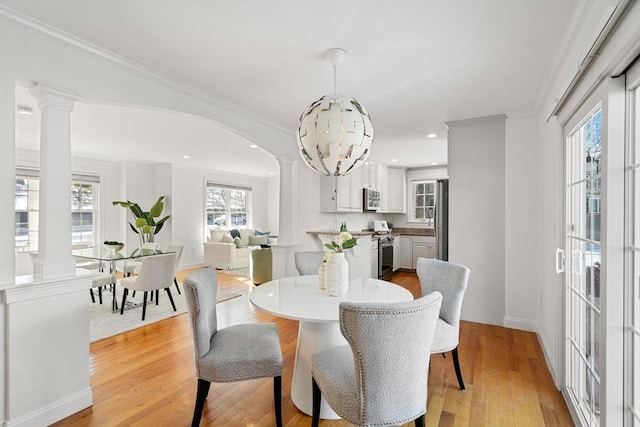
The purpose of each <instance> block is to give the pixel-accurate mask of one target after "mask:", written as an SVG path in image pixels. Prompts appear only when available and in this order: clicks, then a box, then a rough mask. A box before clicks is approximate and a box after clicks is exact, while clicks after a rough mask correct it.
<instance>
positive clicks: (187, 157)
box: [182, 155, 191, 159]
mask: <svg viewBox="0 0 640 427" xmlns="http://www.w3.org/2000/svg"><path fill="white" fill-rule="evenodd" d="M182 158H183V159H190V158H191V156H187V155H184V156H182Z"/></svg>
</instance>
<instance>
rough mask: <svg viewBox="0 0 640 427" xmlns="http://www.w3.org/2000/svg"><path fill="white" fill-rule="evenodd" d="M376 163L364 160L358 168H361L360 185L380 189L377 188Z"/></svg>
mask: <svg viewBox="0 0 640 427" xmlns="http://www.w3.org/2000/svg"><path fill="white" fill-rule="evenodd" d="M377 167H378V164H377V163H375V162H372V161H366V162H365V163H364V164H363V165H362V167H361V168H360V169H362V187H363V188H369V189H372V190H378V191H379V190H380V189H379V188H378V179H377V175H376V174H377V170H378V169H377Z"/></svg>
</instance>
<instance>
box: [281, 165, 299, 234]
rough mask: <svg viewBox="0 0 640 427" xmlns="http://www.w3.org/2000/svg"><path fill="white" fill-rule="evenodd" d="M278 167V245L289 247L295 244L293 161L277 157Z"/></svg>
mask: <svg viewBox="0 0 640 427" xmlns="http://www.w3.org/2000/svg"><path fill="white" fill-rule="evenodd" d="M277 160H278V164H279V165H280V223H279V226H278V228H279V230H278V244H279V245H290V244H292V243H294V242H295V237H294V231H293V230H295V226H294V225H295V224H294V223H295V221H294V219H295V212H294V210H293V196H294V194H295V189H294V185H293V184H294V182H293V160H291V158H290V157H289V156H287V155H282V156H278V157H277Z"/></svg>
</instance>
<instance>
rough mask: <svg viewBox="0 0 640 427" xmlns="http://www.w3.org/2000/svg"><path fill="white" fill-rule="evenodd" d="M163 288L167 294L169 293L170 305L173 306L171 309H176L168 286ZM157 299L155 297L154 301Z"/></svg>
mask: <svg viewBox="0 0 640 427" xmlns="http://www.w3.org/2000/svg"><path fill="white" fill-rule="evenodd" d="M164 290H165V291H167V295H169V301H171V307H173V311H178V310H177V309H176V304H175V303H174V302H173V296H171V290H170V289H169V288H165V289H164ZM156 292H158V291H156ZM157 300H158V297H156V301H157Z"/></svg>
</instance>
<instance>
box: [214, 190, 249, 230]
mask: <svg viewBox="0 0 640 427" xmlns="http://www.w3.org/2000/svg"><path fill="white" fill-rule="evenodd" d="M206 198H207V199H206V218H207V228H208V229H212V228H227V229H231V228H248V227H250V226H251V188H249V187H232V186H227V185H221V184H214V183H209V184H207V195H206Z"/></svg>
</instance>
